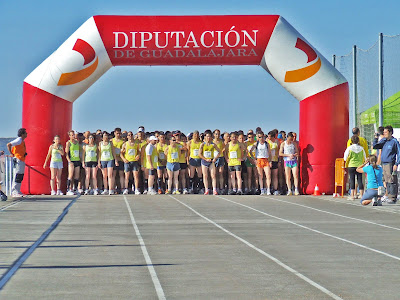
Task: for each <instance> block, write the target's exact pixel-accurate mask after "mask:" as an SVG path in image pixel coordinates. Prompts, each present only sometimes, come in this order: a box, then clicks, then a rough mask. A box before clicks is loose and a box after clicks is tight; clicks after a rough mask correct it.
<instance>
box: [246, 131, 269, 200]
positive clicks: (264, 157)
mask: <svg viewBox="0 0 400 300" xmlns="http://www.w3.org/2000/svg"><path fill="white" fill-rule="evenodd" d="M254 150H255V152H256V157H255V158H256V159H257V171H258V182H259V184H260V189H261V195H265V194H266V195H271V167H272V162H271V161H270V158H271V149H270V147H269V144H268V142H267V141H266V140H265V136H264V132H262V131H259V132H257V142H256V143H255V144H254V145H253V146H252V148H251V149H250V151H249V152H250V155H251V156H252V157H253V151H254ZM264 174H265V177H266V179H267V180H266V181H267V182H266V183H267V189H265V188H264Z"/></svg>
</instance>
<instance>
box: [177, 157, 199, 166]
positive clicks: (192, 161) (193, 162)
mask: <svg viewBox="0 0 400 300" xmlns="http://www.w3.org/2000/svg"><path fill="white" fill-rule="evenodd" d="M189 165H191V166H192V167H200V166H201V158H189ZM181 168H182V167H181Z"/></svg>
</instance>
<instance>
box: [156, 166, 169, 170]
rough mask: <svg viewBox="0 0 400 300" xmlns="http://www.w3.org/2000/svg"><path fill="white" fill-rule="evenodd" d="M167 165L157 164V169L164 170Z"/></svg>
mask: <svg viewBox="0 0 400 300" xmlns="http://www.w3.org/2000/svg"><path fill="white" fill-rule="evenodd" d="M166 168H167V166H157V170H165V169H166Z"/></svg>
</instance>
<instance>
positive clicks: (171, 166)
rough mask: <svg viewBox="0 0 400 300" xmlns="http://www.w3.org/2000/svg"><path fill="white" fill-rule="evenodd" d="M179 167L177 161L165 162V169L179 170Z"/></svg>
mask: <svg viewBox="0 0 400 300" xmlns="http://www.w3.org/2000/svg"><path fill="white" fill-rule="evenodd" d="M180 169H181V164H180V163H178V162H174V163H170V162H167V170H169V171H171V172H175V171H179V170H180Z"/></svg>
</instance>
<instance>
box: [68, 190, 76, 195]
mask: <svg viewBox="0 0 400 300" xmlns="http://www.w3.org/2000/svg"><path fill="white" fill-rule="evenodd" d="M67 195H68V196H74V195H75V193H74V192H73V191H71V190H68V191H67Z"/></svg>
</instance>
